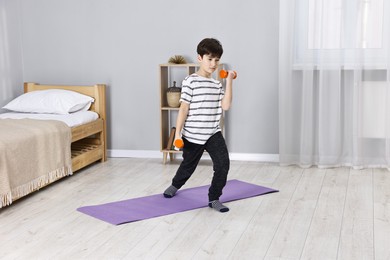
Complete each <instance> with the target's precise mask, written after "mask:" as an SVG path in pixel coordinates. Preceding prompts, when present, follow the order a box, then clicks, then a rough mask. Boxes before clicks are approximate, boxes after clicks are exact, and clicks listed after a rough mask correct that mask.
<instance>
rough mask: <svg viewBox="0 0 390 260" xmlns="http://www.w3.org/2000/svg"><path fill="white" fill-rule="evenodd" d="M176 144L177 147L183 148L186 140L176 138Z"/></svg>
mask: <svg viewBox="0 0 390 260" xmlns="http://www.w3.org/2000/svg"><path fill="white" fill-rule="evenodd" d="M175 146H176V147H177V148H183V147H184V142H183V140H182V139H176V140H175Z"/></svg>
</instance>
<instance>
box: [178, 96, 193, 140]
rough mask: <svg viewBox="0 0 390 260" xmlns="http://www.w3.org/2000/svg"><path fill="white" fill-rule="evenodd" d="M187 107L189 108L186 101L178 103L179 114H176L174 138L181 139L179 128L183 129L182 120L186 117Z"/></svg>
mask: <svg viewBox="0 0 390 260" xmlns="http://www.w3.org/2000/svg"><path fill="white" fill-rule="evenodd" d="M189 109H190V104H187V103H186V102H181V103H180V108H179V114H178V115H177V119H176V133H175V140H176V139H181V130H182V129H183V126H184V122H185V121H186V119H187V115H188V111H189Z"/></svg>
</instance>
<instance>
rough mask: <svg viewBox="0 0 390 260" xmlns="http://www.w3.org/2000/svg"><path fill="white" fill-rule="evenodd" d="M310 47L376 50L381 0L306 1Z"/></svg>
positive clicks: (380, 30) (380, 40) (380, 27)
mask: <svg viewBox="0 0 390 260" xmlns="http://www.w3.org/2000/svg"><path fill="white" fill-rule="evenodd" d="M308 4H309V9H308V11H309V15H308V19H309V20H308V48H309V49H354V48H362V49H375V48H376V49H379V48H382V46H383V10H384V8H383V0H309V3H308Z"/></svg>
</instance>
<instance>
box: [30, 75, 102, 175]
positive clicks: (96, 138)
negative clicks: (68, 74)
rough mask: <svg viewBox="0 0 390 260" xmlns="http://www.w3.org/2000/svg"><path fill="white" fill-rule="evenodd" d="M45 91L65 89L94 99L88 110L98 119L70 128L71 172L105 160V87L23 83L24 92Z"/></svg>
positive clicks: (100, 85)
mask: <svg viewBox="0 0 390 260" xmlns="http://www.w3.org/2000/svg"><path fill="white" fill-rule="evenodd" d="M45 89H65V90H71V91H75V92H78V93H81V94H84V95H87V96H90V97H93V98H94V99H95V102H94V103H93V104H92V106H91V108H90V110H91V111H94V112H96V113H98V114H99V118H98V119H97V120H95V121H93V122H90V123H88V124H84V125H80V126H76V127H73V128H72V171H73V172H75V171H77V170H79V169H81V168H83V167H85V166H87V165H90V164H91V163H93V162H96V161H99V160H100V161H101V162H104V161H106V160H107V135H106V92H105V90H106V86H105V85H104V84H96V85H93V86H62V85H40V84H37V83H29V82H26V83H24V92H25V93H27V92H31V91H35V90H45Z"/></svg>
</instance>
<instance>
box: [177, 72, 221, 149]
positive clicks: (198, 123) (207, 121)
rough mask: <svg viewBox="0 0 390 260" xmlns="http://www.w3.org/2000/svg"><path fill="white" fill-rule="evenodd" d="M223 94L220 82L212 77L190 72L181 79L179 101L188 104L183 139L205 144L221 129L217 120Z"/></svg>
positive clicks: (219, 117)
mask: <svg viewBox="0 0 390 260" xmlns="http://www.w3.org/2000/svg"><path fill="white" fill-rule="evenodd" d="M224 94H225V92H224V89H223V87H222V84H221V82H220V81H218V80H215V79H213V78H205V77H201V76H199V75H197V74H191V75H189V76H187V77H186V78H185V79H184V80H183V83H182V90H181V98H180V102H185V103H188V104H189V105H190V107H189V111H188V116H187V119H186V121H185V122H184V127H183V131H182V136H183V137H184V138H185V139H187V140H188V141H189V142H191V143H196V144H205V143H206V141H207V140H208V139H209V138H210V137H211V136H212V135H214V134H215V133H217V132H219V131H221V128H220V127H219V121H220V119H221V116H222V107H221V100H222V98H223V96H224Z"/></svg>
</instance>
